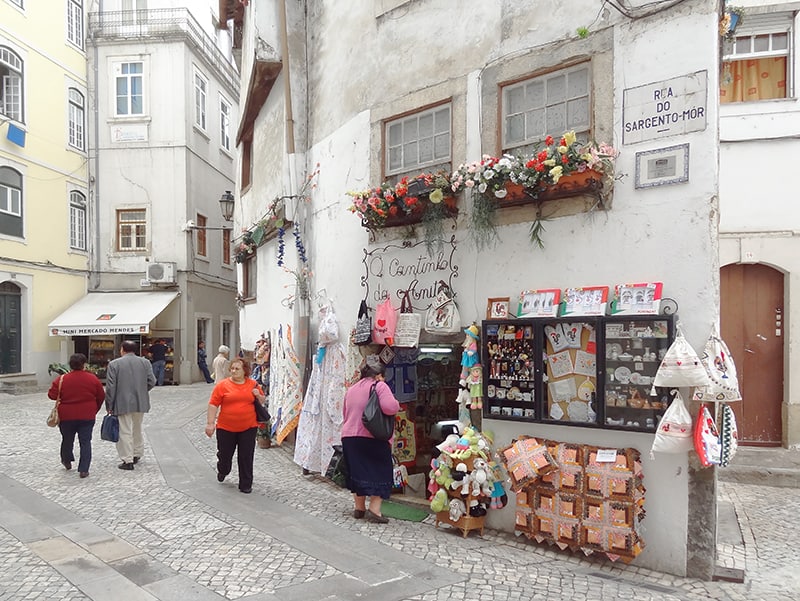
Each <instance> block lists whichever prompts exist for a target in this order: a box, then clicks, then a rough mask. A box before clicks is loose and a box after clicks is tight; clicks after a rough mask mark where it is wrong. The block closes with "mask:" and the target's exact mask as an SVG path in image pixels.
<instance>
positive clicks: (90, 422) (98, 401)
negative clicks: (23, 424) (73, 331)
mask: <svg viewBox="0 0 800 601" xmlns="http://www.w3.org/2000/svg"><path fill="white" fill-rule="evenodd" d="M85 365H86V355H83V354H81V353H76V354H74V355H72V356H71V357H70V358H69V368H70V369H71V370H72V371H70V372H69V373H68V374H64V375H63V376H59V377H58V378H56V379H55V380H53V383H52V384H51V385H50V390H49V391H48V392H47V396H48V397H50V398H51V399H53V400H56V399H57V398H58V388H59V385H60V386H61V402H60V403H59V405H58V429H59V430H61V463H62V464H63V465H64V467H65V468H67V469H68V470H71V469H72V462H73V461H75V453H74V446H75V435H76V434H77V435H78V444H79V445H80V448H81V454H80V459H79V460H78V472H79V473H80V476H81V478H85V477H86V476H88V475H89V464H90V463H91V462H92V431H93V430H94V419H95V415H97V412H98V411H99V410H100V407H102V406H103V400H104V399H105V398H106V393H105V390H103V385H102V384H101V383H100V380H98V379H97V376H96V375H94V374H92V373H89V372H88V371H84V369H83V368H84V366H85Z"/></svg>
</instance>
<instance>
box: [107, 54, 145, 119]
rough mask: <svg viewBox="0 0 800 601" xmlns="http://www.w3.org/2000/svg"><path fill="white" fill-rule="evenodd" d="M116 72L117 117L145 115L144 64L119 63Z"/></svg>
mask: <svg viewBox="0 0 800 601" xmlns="http://www.w3.org/2000/svg"><path fill="white" fill-rule="evenodd" d="M114 71H115V74H114V77H115V90H116V114H117V116H120V117H123V116H127V115H143V114H144V64H143V63H142V62H130V63H117V64H116V65H115V68H114Z"/></svg>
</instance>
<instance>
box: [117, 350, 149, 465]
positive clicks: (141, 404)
mask: <svg viewBox="0 0 800 601" xmlns="http://www.w3.org/2000/svg"><path fill="white" fill-rule="evenodd" d="M137 350H138V344H136V343H135V342H134V341H132V340H125V341H124V342H123V343H122V348H121V349H120V352H121V354H122V356H121V357H119V358H117V359H114V360H113V361H111V362H110V363H109V364H108V368H107V369H106V409H107V410H108V412H109V413H111V414H113V415H116V416H118V417H119V440H118V441H117V453H118V454H119V458H120V459H121V460H122V463H120V464H119V465H118V466H117V467H119V469H121V470H132V469H133V464H134V463H138V462H139V458H140V457H141V456H142V455H143V454H144V439H143V438H142V420H143V419H144V414H145V413H147V412H148V411H150V394H149V391H150V389H152V388H153V386H155V383H156V378H155V375H153V369H152V367H151V366H150V362H149V361H148V360H147V359H145V358H144V357H139V356H138V355H137V354H136V351H137Z"/></svg>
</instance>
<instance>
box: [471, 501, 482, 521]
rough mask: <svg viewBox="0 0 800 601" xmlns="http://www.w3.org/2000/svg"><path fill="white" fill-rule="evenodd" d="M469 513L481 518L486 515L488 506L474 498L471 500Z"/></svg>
mask: <svg viewBox="0 0 800 601" xmlns="http://www.w3.org/2000/svg"><path fill="white" fill-rule="evenodd" d="M469 514H470V515H471V516H472V517H474V518H479V517H481V516H482V515H486V507H484V506H483V504H482V503H478V501H477V500H475V499H473V500H472V501H470V502H469Z"/></svg>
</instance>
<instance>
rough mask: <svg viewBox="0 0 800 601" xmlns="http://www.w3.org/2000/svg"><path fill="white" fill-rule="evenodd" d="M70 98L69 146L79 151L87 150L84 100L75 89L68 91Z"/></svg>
mask: <svg viewBox="0 0 800 601" xmlns="http://www.w3.org/2000/svg"><path fill="white" fill-rule="evenodd" d="M68 97H69V145H70V146H72V147H73V148H77V149H78V150H85V149H86V146H85V143H86V142H85V139H84V131H85V123H86V112H85V109H84V102H85V101H84V98H83V94H81V93H80V92H79V91H78V90H76V89H75V88H70V89H69V91H68Z"/></svg>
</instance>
